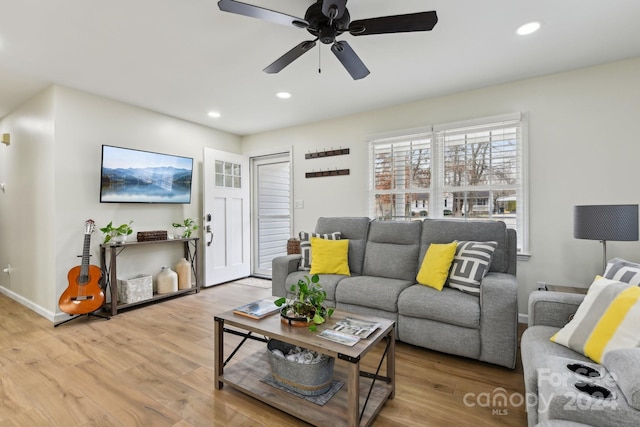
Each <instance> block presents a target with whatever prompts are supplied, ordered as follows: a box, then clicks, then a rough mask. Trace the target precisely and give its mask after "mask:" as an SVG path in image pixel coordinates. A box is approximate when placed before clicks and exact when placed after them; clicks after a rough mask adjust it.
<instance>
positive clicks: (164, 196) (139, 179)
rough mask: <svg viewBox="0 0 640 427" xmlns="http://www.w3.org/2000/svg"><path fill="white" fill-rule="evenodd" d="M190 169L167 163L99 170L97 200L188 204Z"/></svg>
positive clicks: (189, 197)
mask: <svg viewBox="0 0 640 427" xmlns="http://www.w3.org/2000/svg"><path fill="white" fill-rule="evenodd" d="M191 176H192V174H191V170H189V169H179V168H174V167H170V166H162V167H144V168H118V169H109V168H104V169H103V170H102V177H101V181H102V189H101V201H103V202H142V203H156V202H157V203H189V202H190V200H191Z"/></svg>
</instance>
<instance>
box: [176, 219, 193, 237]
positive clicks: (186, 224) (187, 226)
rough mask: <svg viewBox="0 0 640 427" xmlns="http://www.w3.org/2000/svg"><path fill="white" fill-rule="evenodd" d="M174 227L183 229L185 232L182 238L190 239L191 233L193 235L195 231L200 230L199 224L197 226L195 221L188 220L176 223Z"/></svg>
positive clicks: (181, 235)
mask: <svg viewBox="0 0 640 427" xmlns="http://www.w3.org/2000/svg"><path fill="white" fill-rule="evenodd" d="M173 227H174V228H182V229H183V231H182V233H181V234H180V237H185V238H189V237H191V233H193V232H194V231H195V230H197V229H198V224H196V222H195V221H194V220H193V219H191V218H186V219H185V220H184V221H183V222H182V223H179V222H174V223H173Z"/></svg>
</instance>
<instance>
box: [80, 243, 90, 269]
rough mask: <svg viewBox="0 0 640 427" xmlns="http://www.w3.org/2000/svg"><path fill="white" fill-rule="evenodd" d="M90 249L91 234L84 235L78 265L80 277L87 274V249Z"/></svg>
mask: <svg viewBox="0 0 640 427" xmlns="http://www.w3.org/2000/svg"><path fill="white" fill-rule="evenodd" d="M90 249H91V234H85V235H84V245H83V247H82V264H81V265H80V277H88V276H89V257H90V256H91V255H90V254H89V251H90Z"/></svg>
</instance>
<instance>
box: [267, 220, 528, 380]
mask: <svg viewBox="0 0 640 427" xmlns="http://www.w3.org/2000/svg"><path fill="white" fill-rule="evenodd" d="M336 232H339V233H340V236H341V237H340V238H341V239H348V240H349V243H348V266H349V272H350V275H344V274H321V275H320V283H321V284H322V287H323V288H324V290H325V291H326V292H327V301H328V302H329V304H332V305H334V306H335V307H336V308H338V309H340V310H345V311H348V312H353V313H357V314H362V315H372V316H377V317H382V318H387V319H391V320H393V321H395V322H396V325H397V328H396V332H397V338H398V339H399V340H401V341H404V342H406V343H409V344H413V345H417V346H421V347H425V348H429V349H433V350H437V351H441V352H445V353H450V354H455V355H459V356H464V357H469V358H473V359H478V360H481V361H485V362H489V363H493V364H496V365H502V366H506V367H508V368H514V366H515V362H516V350H517V315H518V304H517V283H516V276H515V274H516V234H515V231H514V230H511V229H507V228H506V226H505V224H504V223H503V222H498V221H465V222H463V221H456V220H437V219H425V220H424V221H409V222H395V221H378V220H373V221H371V220H370V219H369V218H366V217H340V218H319V219H318V221H317V224H316V228H315V233H318V234H331V233H336ZM452 241H472V242H497V247H496V249H495V252H494V253H493V257H492V259H491V263H490V267H489V269H488V273H487V274H486V276H484V278H483V279H482V281H481V285H480V290H479V295H475V294H469V293H465V292H462V291H460V290H458V289H454V288H451V287H449V286H445V287H444V288H443V289H442V290H441V291H438V290H436V289H434V288H432V287H429V286H425V285H421V284H418V283H417V282H416V275H417V273H418V272H419V269H420V267H421V265H422V260H423V258H424V257H425V254H426V253H427V250H428V248H429V246H430V245H431V244H434V243H436V244H444V243H451V242H452ZM300 258H301V256H300V255H286V256H281V257H276V258H275V259H274V260H273V263H272V266H273V270H272V293H273V295H275V296H286V293H287V290H288V289H289V288H290V286H291V285H293V284H295V283H297V281H298V280H299V279H301V278H302V277H303V276H304V275H308V274H309V271H306V270H300Z"/></svg>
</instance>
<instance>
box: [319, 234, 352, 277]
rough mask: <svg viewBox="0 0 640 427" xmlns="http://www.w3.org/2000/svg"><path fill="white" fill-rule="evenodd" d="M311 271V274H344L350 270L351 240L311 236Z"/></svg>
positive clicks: (348, 273)
mask: <svg viewBox="0 0 640 427" xmlns="http://www.w3.org/2000/svg"><path fill="white" fill-rule="evenodd" d="M311 251H312V252H313V259H312V260H311V271H310V272H309V274H343V275H345V276H351V273H350V272H349V241H348V240H327V239H319V238H317V237H312V238H311Z"/></svg>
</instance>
